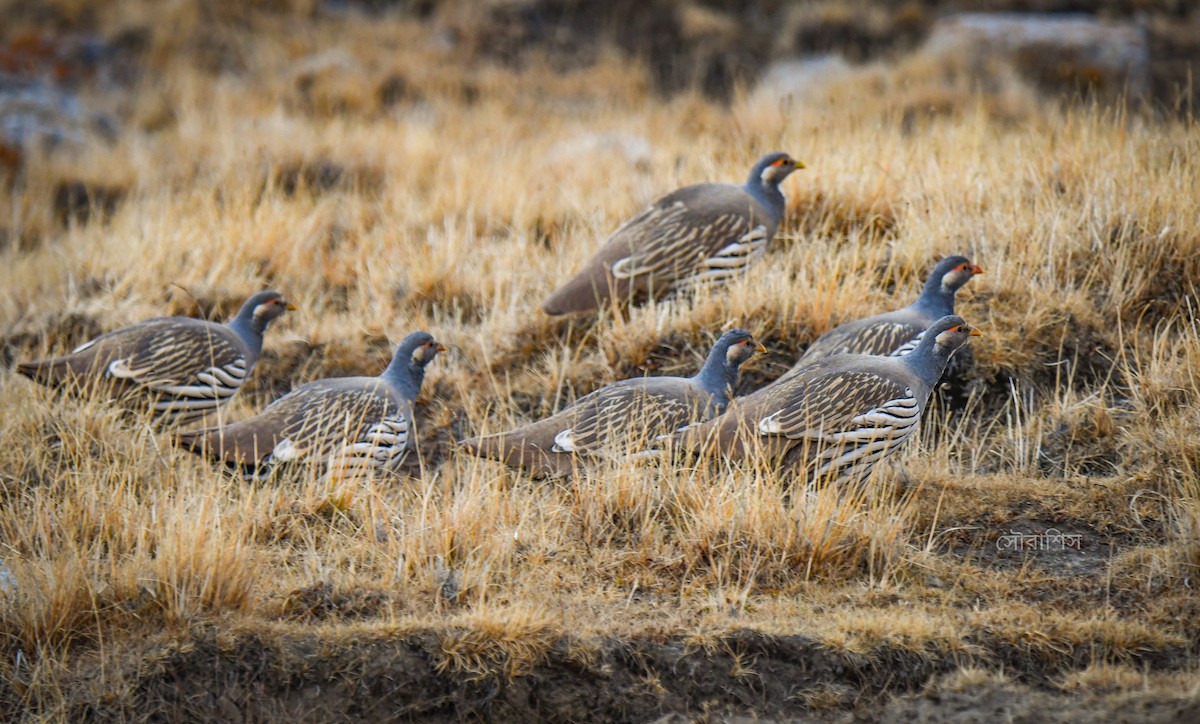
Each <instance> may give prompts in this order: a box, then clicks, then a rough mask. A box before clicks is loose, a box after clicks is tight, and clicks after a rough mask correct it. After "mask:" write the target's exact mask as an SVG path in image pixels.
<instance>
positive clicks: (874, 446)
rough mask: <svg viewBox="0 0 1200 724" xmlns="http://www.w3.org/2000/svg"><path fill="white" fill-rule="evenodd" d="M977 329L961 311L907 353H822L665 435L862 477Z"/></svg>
mask: <svg viewBox="0 0 1200 724" xmlns="http://www.w3.org/2000/svg"><path fill="white" fill-rule="evenodd" d="M978 336H982V334H981V333H980V332H979V330H977V329H974V328H973V327H971V326H969V325H967V323H966V322H964V321H963V320H962V319H961V318H960V317H955V316H946V317H942V318H941V319H939V320H938V321H936V322H935V323H934V324H933V325H931V326H930V327H929V328H928V329H927V330H926V331H925V333H924V335H923V336H922V338H921V341H920V342H919V343H918V344H917V347H916V349H914V350H913V351H912V352H910V353H909V354H907V355H904V356H902V357H884V356H876V355H861V354H845V355H835V356H832V357H828V358H826V359H824V360H821V361H820V362H817V363H816V364H814V365H812V366H810V367H806V368H805V369H803V370H801V371H800V372H799V373H798V374H796V375H795V376H793V377H791V378H789V379H787V380H785V381H784V382H782V383H780V384H778V385H775V386H773V387H770V388H767V389H764V390H761V391H760V392H759V393H756V394H755V395H754V396H752V397H745V398H741V399H739V400H738V403H737V404H736V405H733V406H732V407H731V408H730V409H729V410H728V411H727V412H725V414H723V415H721V416H720V417H716V418H713V419H712V420H709V421H708V422H705V423H702V424H700V425H696V426H693V427H691V428H689V429H686V430H682V431H680V432H678V433H676V434H675V435H674V436H672V438H671V441H670V442H671V444H673V445H674V446H675V447H676V448H682V449H683V450H687V451H693V452H703V451H705V450H715V451H717V452H719V453H721V454H722V455H723V456H725V457H727V458H729V459H733V460H743V459H747V458H751V459H758V458H759V457H760V456H761V459H764V460H765V461H766V462H768V463H771V464H782V465H783V466H785V467H786V466H792V465H796V466H803V467H804V469H805V470H806V472H808V473H809V474H811V475H812V476H813V479H815V480H821V481H826V480H834V481H841V480H856V479H861V478H864V477H866V476H867V475H868V474H869V473H870V472H871V470H872V469H873V467H874V466H875V464H876V463H877V462H879V461H880V460H882V459H884V458H885V457H887V456H889V455H891V454H893V453H894V452H896V451H897V450H898V449H899V448H900V446H901V444H902V443H903V442H904V441H905V440H907V439H908V438H909V437H911V436H912V434H913V432H915V431H916V429H917V424H918V422H919V421H920V419H921V414H922V413H923V412H924V411H925V406H926V404H927V403H928V401H929V395H930V393H931V392H932V391H933V387H934V385H935V384H936V383H937V381H938V378H939V377H941V375H942V372H944V371H945V369H946V365H947V364H948V363H949V361H950V357H951V356H952V355H953V354H954V353H955V352H956V351H957V350H958V349H959V348H960V347H962V346H963V344H965V343H966V342H967V340H968V339H969V338H971V337H978Z"/></svg>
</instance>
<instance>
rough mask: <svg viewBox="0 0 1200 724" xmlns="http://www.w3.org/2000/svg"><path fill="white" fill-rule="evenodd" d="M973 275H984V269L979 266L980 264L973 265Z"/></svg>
mask: <svg viewBox="0 0 1200 724" xmlns="http://www.w3.org/2000/svg"><path fill="white" fill-rule="evenodd" d="M971 273H972V274H982V273H983V267H981V266H979V265H978V264H972V265H971Z"/></svg>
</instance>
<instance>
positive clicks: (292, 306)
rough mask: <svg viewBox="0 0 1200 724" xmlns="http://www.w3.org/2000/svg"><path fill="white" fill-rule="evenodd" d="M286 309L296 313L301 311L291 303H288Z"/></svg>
mask: <svg viewBox="0 0 1200 724" xmlns="http://www.w3.org/2000/svg"><path fill="white" fill-rule="evenodd" d="M284 309H287V310H288V311H289V312H294V311H296V310H297V309H299V307H297V306H296V305H295V304H292V303H291V302H288V303H287V306H285V307H284Z"/></svg>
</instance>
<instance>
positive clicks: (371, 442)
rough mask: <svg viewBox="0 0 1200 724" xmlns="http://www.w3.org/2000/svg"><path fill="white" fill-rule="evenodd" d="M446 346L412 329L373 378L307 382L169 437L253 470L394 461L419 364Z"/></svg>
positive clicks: (335, 468) (407, 438) (342, 469)
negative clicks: (221, 420) (219, 422)
mask: <svg viewBox="0 0 1200 724" xmlns="http://www.w3.org/2000/svg"><path fill="white" fill-rule="evenodd" d="M445 349H446V348H445V347H444V346H442V345H441V344H439V343H438V342H436V341H435V340H434V339H433V337H432V336H431V335H429V334H428V333H426V332H414V333H412V334H410V335H408V336H407V337H405V338H404V340H403V341H402V342H401V343H400V345H399V346H398V347H397V348H396V354H395V355H394V356H393V357H392V362H391V364H389V365H388V367H387V369H385V370H384V371H383V374H381V375H379V376H378V377H334V378H329V379H324V380H317V381H316V382H310V383H309V384H307V385H304V386H303V387H298V388H296V389H295V390H292V391H291V392H289V393H288V394H286V395H284V396H283V397H281V398H279V399H278V400H276V401H275V402H272V403H271V404H270V405H268V406H267V408H266V409H265V410H263V411H262V412H260V413H259V414H257V415H255V416H254V417H251V418H248V419H245V420H241V421H239V422H235V423H232V424H229V425H224V426H221V427H211V428H207V429H203V430H193V431H187V432H181V433H179V434H178V435H177V436H176V442H177V443H178V444H180V445H181V446H183V447H185V448H187V449H189V450H191V451H192V452H194V453H197V454H201V455H206V456H208V457H209V458H212V459H214V460H218V461H222V462H225V463H227V464H228V465H231V466H234V467H239V468H242V469H243V470H245V471H247V472H250V473H253V474H264V473H266V472H269V471H270V469H271V468H272V467H274V466H275V465H277V464H279V463H288V462H297V461H308V462H311V463H317V464H322V465H324V466H325V469H326V472H327V474H329V475H331V476H348V475H350V476H361V475H367V474H370V473H371V472H372V471H374V470H380V469H383V470H386V469H390V468H393V467H395V465H397V464H398V463H399V462H400V460H401V459H402V458H403V456H404V454H405V452H407V450H408V449H409V448H411V447H413V446H414V442H415V435H413V409H412V408H413V404H414V403H415V402H416V399H417V394H418V393H419V392H420V391H421V382H422V381H423V380H424V379H425V366H426V365H428V364H429V363H430V362H432V361H433V358H434V357H436V356H437V354H438V353H439V352H443V351H445Z"/></svg>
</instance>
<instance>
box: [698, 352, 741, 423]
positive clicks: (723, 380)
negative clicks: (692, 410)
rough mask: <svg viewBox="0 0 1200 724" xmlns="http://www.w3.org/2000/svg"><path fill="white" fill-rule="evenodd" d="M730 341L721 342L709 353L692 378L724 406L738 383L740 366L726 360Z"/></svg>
mask: <svg viewBox="0 0 1200 724" xmlns="http://www.w3.org/2000/svg"><path fill="white" fill-rule="evenodd" d="M728 352H729V343H728V342H720V341H719V340H718V343H717V345H716V346H714V347H713V349H712V351H711V352H709V353H708V359H707V360H705V361H704V366H703V367H701V368H700V371H699V372H698V373H696V376H695V377H693V378H692V379H693V380H694V381H695V382H696V384H697V385H699V386H700V389H702V390H704V391H705V392H708V393H709V394H711V395H712V396H713V397H714V398H715V400H716V401H717V402H718V403H719V404H720V405H721V406H722V407H723V406H724V405H725V403H726V402H728V401H729V391H730V390H731V389H733V386H734V385H735V384H737V377H738V367H737V366H735V365H731V364H729V363H728V362H726V360H725V356H726V354H727V353H728Z"/></svg>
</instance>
